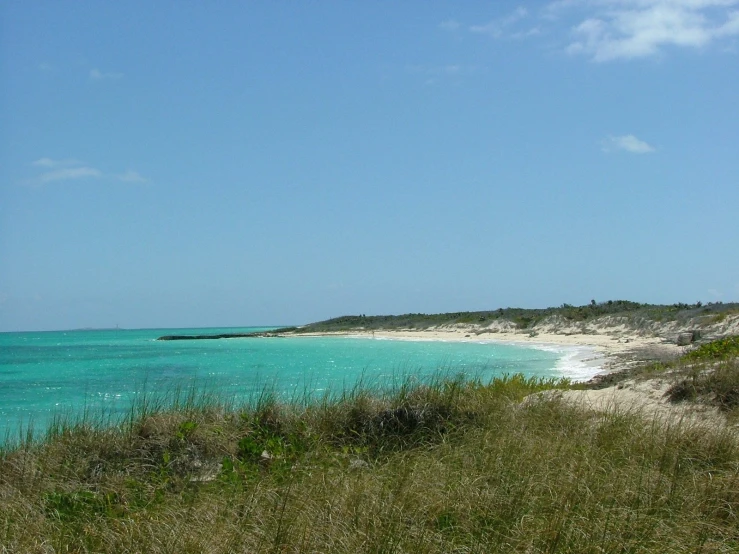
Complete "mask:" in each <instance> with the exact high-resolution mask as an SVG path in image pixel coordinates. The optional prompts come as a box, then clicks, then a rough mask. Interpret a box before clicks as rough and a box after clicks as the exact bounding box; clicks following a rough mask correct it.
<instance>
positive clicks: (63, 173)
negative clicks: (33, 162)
mask: <svg viewBox="0 0 739 554" xmlns="http://www.w3.org/2000/svg"><path fill="white" fill-rule="evenodd" d="M102 176H103V174H102V172H100V171H99V170H97V169H95V168H94V167H70V168H66V169H55V170H54V171H48V172H46V173H43V174H41V175H40V176H39V178H38V182H40V183H51V182H54V181H69V180H72V179H83V178H86V177H95V178H99V177H102Z"/></svg>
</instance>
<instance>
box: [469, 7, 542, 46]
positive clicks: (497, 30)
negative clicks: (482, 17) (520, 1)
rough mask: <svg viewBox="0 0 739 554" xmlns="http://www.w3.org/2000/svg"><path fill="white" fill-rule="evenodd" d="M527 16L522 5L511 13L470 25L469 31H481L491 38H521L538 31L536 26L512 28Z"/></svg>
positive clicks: (527, 13) (526, 11) (527, 12)
mask: <svg viewBox="0 0 739 554" xmlns="http://www.w3.org/2000/svg"><path fill="white" fill-rule="evenodd" d="M527 17H529V11H528V10H527V9H526V8H524V7H518V8H516V9H515V10H513V11H512V12H511V13H509V14H507V15H504V16H503V17H498V18H496V19H493V20H492V21H489V22H488V23H486V24H485V25H472V26H471V27H470V31H471V32H473V33H483V34H486V35H490V36H491V37H493V38H498V39H500V38H523V37H525V36H531V35H533V34H537V33H538V28H536V27H534V28H531V29H527V30H518V31H515V30H513V29H512V28H513V27H514V26H515V25H516V24H517V23H518V22H520V21H521V20H523V19H526V18H527Z"/></svg>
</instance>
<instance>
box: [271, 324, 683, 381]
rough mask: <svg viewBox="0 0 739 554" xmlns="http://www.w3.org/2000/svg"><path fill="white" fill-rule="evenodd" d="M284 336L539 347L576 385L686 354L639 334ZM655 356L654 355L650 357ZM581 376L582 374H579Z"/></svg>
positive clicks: (445, 332)
mask: <svg viewBox="0 0 739 554" xmlns="http://www.w3.org/2000/svg"><path fill="white" fill-rule="evenodd" d="M282 336H285V337H330V336H344V337H354V338H365V339H367V338H374V339H380V340H410V341H448V342H471V343H478V344H480V343H491V344H492V343H496V344H508V345H511V346H523V347H529V348H538V349H541V350H547V351H550V352H551V351H553V350H554V351H556V352H559V353H562V357H561V358H560V361H559V362H558V364H559V363H562V362H565V361H566V360H567V361H573V362H576V365H574V366H564V367H561V368H560V370H561V371H562V372H563V374H565V373H568V372H569V375H563V376H566V377H568V378H571V379H572V380H573V381H575V382H587V381H589V380H592V379H594V378H598V377H600V376H604V375H609V374H612V373H616V372H618V371H620V370H622V369H625V368H626V367H628V365H630V364H631V363H633V362H634V361H644V360H645V359H646V358H647V357H646V356H644V354H645V353H646V352H650V353H652V354H654V353H657V354H658V355H659V357H675V356H677V355H679V354H681V353H682V352H683V348H682V347H680V346H677V345H676V344H670V343H666V342H665V340H664V339H661V338H659V337H641V336H636V335H628V336H627V335H626V334H621V335H617V336H614V335H605V334H602V335H601V334H597V335H596V334H567V335H563V334H555V333H536V334H527V333H520V332H505V331H503V332H497V333H490V332H483V333H480V332H479V330H478V329H471V328H456V329H435V328H432V329H428V330H423V331H413V330H390V329H386V330H381V331H367V330H352V331H326V332H313V333H285V334H283V335H282ZM649 357H652V356H649ZM577 373H579V375H578V374H577Z"/></svg>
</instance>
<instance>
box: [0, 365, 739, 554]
mask: <svg viewBox="0 0 739 554" xmlns="http://www.w3.org/2000/svg"><path fill="white" fill-rule="evenodd" d="M566 385H567V384H566V383H563V382H557V381H542V380H538V379H526V378H524V377H522V376H508V377H505V378H499V379H495V380H493V381H492V382H491V383H489V384H483V383H481V382H479V381H464V380H462V379H442V378H439V379H436V380H432V381H430V382H425V383H412V382H409V381H406V382H402V383H400V384H399V386H398V387H396V388H395V389H394V390H392V391H387V390H386V391H384V392H383V391H376V390H368V389H366V388H361V387H358V388H354V389H352V390H349V391H346V392H342V393H337V394H336V395H330V394H326V395H324V396H323V397H321V398H318V399H313V398H310V401H307V402H292V403H281V402H279V401H278V399H277V397H276V396H275V395H274V394H272V393H271V392H270V391H269V390H265V391H264V392H263V393H262V394H260V395H258V396H257V397H255V398H253V399H252V401H251V402H250V403H248V405H245V406H236V405H233V404H232V403H230V402H219V401H218V399H217V398H213V397H202V396H199V395H198V394H197V393H192V392H187V394H184V395H181V394H175V395H174V397H175V398H180V399H181V400H180V401H179V403H178V402H172V401H171V400H173V399H172V398H170V399H169V401H168V402H163V401H162V402H160V401H159V400H156V401H155V400H151V401H146V399H142V400H141V402H140V403H139V404H137V405H136V406H134V407H133V408H132V412H131V414H129V416H128V417H127V419H126V420H125V421H124V422H122V424H118V425H116V426H114V427H105V426H102V425H97V424H95V425H92V424H89V422H90V421H91V420H90V419H88V420H87V421H88V424H86V425H81V424H80V425H65V424H64V423H63V422H60V423H59V424H58V425H57V426H56V427H55V430H54V431H53V432H50V433H48V434H47V435H46V437H45V438H44V439H43V440H42V441H40V442H33V443H28V444H24V445H16V446H15V447H11V448H6V449H4V450H3V451H2V453H1V454H0V545H1V546H0V551H2V552H102V551H105V552H373V553H379V552H387V553H390V552H481V553H482V552H736V551H737V550H738V549H739V533H738V532H737V529H739V519H738V517H739V516H738V513H739V449H738V448H737V439H736V436H735V434H732V433H731V432H730V431H728V430H716V431H706V429H705V428H701V429H696V428H692V427H690V426H689V425H686V424H684V423H680V422H673V423H665V422H659V421H654V420H649V419H644V418H642V417H641V416H640V415H639V414H635V413H619V412H616V411H613V412H610V413H606V414H598V413H594V412H589V411H586V410H583V409H582V408H576V407H572V406H569V405H567V404H563V403H561V402H560V401H558V400H556V398H542V399H540V400H539V401H536V402H526V403H523V404H522V403H520V400H521V399H523V398H524V397H525V396H526V395H528V394H530V393H532V392H537V391H540V390H546V389H548V388H553V387H561V386H566Z"/></svg>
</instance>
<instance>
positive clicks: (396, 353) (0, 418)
mask: <svg viewBox="0 0 739 554" xmlns="http://www.w3.org/2000/svg"><path fill="white" fill-rule="evenodd" d="M269 329H270V328H267V327H248V328H218V329H213V328H210V329H140V330H118V329H115V330H80V331H54V332H32V333H31V332H29V333H0V443H2V442H3V441H4V440H5V439H4V437H11V438H12V437H17V436H18V434H19V432H20V431H21V429H22V428H27V426H28V425H29V424H30V425H32V426H33V427H34V428H35V429H36V430H37V431H38V430H41V431H43V430H44V429H45V428H46V426H47V425H48V424H49V422H50V421H51V420H52V418H53V417H54V416H55V415H66V416H74V415H75V414H79V413H81V412H82V411H84V410H87V411H88V412H91V413H95V411H96V410H97V411H98V412H102V411H104V412H105V413H109V414H111V413H112V414H116V413H120V414H123V413H126V412H127V411H128V410H129V408H130V406H131V403H132V402H133V401H134V400H135V399H136V398H137V396H139V395H141V394H143V393H147V394H151V393H154V394H157V393H161V392H166V391H174V390H176V389H178V388H180V389H185V390H187V389H190V388H192V387H195V388H198V389H200V388H203V389H206V390H207V391H209V392H212V393H216V394H218V395H220V396H222V397H224V398H226V399H229V400H234V401H236V402H239V401H248V400H249V399H250V398H253V397H254V395H258V394H259V393H260V392H261V391H263V390H265V389H271V390H273V391H274V392H275V393H276V394H278V395H280V396H281V397H282V398H284V399H285V400H290V399H294V398H300V397H304V396H305V395H306V394H308V395H322V394H325V393H326V391H331V392H334V393H338V392H340V391H341V390H342V389H345V388H348V387H352V386H354V385H356V384H357V383H358V382H360V381H361V382H362V383H363V384H364V385H365V386H369V387H386V386H392V385H393V384H394V383H398V382H399V381H400V380H402V379H407V378H418V379H423V378H425V377H429V376H432V375H434V374H435V373H439V372H443V373H445V374H449V375H451V376H454V375H458V374H462V375H464V376H465V377H468V378H479V379H481V380H482V381H489V380H490V379H491V378H493V377H495V376H499V375H503V374H512V373H523V374H525V375H526V376H538V377H570V378H573V379H584V378H587V377H589V376H590V375H592V374H593V373H594V371H595V370H597V368H594V367H592V364H588V363H587V362H586V361H584V360H585V359H587V358H588V356H589V355H590V356H591V357H592V351H589V350H588V349H584V348H579V347H566V346H562V347H558V346H552V345H549V346H547V345H537V346H534V347H530V346H527V347H522V346H518V345H509V344H500V343H495V342H486V341H484V340H480V341H479V342H464V343H462V342H452V341H409V340H387V339H375V338H370V337H366V338H365V337H363V338H359V337H347V336H333V337H294V338H293V337H290V338H238V339H220V340H198V341H157V340H156V339H157V337H160V336H162V335H172V334H217V333H248V332H254V331H264V330H269Z"/></svg>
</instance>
